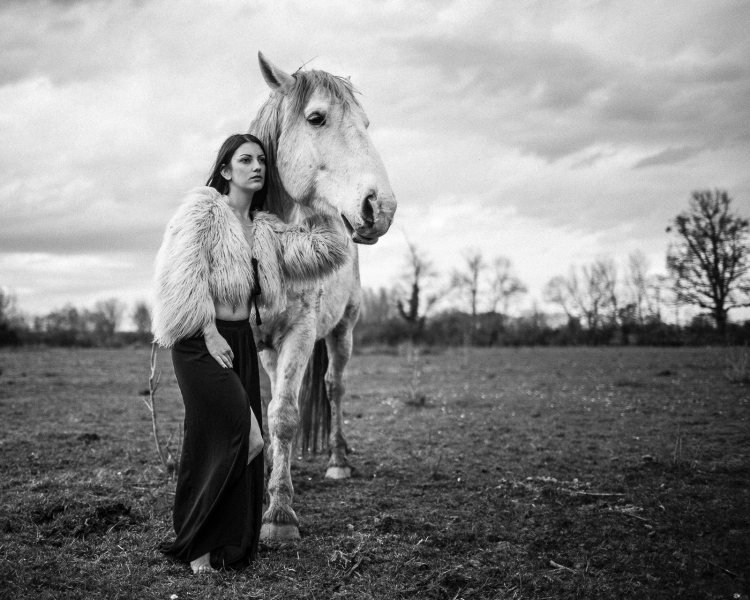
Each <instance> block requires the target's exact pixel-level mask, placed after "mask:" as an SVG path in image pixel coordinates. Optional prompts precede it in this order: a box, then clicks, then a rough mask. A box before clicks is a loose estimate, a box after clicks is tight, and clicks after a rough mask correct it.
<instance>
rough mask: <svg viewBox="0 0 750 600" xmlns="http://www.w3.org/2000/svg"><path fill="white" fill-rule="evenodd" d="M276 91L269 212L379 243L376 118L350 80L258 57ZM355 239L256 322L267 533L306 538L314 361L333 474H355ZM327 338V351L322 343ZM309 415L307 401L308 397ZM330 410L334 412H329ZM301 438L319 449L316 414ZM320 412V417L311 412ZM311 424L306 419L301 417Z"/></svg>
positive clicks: (384, 195)
mask: <svg viewBox="0 0 750 600" xmlns="http://www.w3.org/2000/svg"><path fill="white" fill-rule="evenodd" d="M258 58H259V60H260V68H261V72H262V73H263V78H264V79H265V81H266V83H268V85H269V87H270V88H271V90H272V92H271V96H270V97H269V99H268V100H267V101H266V103H265V104H264V105H263V106H262V107H261V109H260V111H259V112H258V115H257V117H256V118H255V120H254V121H253V122H252V124H251V125H250V133H252V134H254V135H256V136H257V137H258V138H260V140H261V141H262V142H263V144H264V145H265V148H266V155H267V156H266V159H267V169H268V177H267V181H268V186H269V188H268V198H267V204H266V207H265V208H266V210H269V211H270V212H272V213H274V214H276V215H278V216H279V217H281V218H282V219H283V220H284V221H286V222H287V223H298V222H301V221H302V219H304V218H305V217H307V216H311V215H314V214H322V215H326V216H328V217H329V218H331V217H332V218H333V219H334V220H335V222H337V223H339V224H340V226H341V233H342V235H347V236H348V237H349V238H350V239H351V240H352V241H353V242H355V243H357V244H374V243H375V242H377V240H378V238H379V237H380V236H381V235H383V234H385V233H386V232H387V231H388V228H389V227H390V225H391V222H392V220H393V215H394V212H395V210H396V200H395V197H394V195H393V191H392V190H391V186H390V183H389V182H388V176H387V174H386V172H385V167H384V166H383V162H382V160H381V159H380V155H379V154H378V152H377V150H375V148H374V146H373V144H372V141H371V140H370V136H369V135H368V133H367V127H368V124H369V122H368V119H367V116H366V115H365V113H364V111H363V110H362V107H361V106H360V104H359V102H358V101H357V100H356V98H355V97H354V89H353V87H352V85H351V83H350V82H349V81H348V79H343V78H341V77H336V76H333V75H331V74H329V73H326V72H323V71H315V70H313V71H297V72H296V73H294V75H289V74H288V73H285V72H284V71H282V70H280V69H279V68H277V67H276V66H274V65H273V64H271V62H269V61H268V60H267V59H266V58H265V57H264V56H263V54H262V53H259V54H258ZM355 243H351V242H350V243H349V244H348V247H349V258H348V260H347V262H346V263H345V265H344V266H343V267H342V268H341V269H340V270H339V271H337V272H336V273H335V274H334V275H333V276H329V277H328V278H326V279H325V280H322V281H321V282H320V283H319V284H318V285H316V286H313V287H312V288H309V287H308V288H306V289H295V288H293V287H292V289H290V291H289V292H288V294H287V296H288V303H287V307H286V309H285V310H283V311H282V312H278V313H276V314H270V313H268V312H263V311H261V317H262V321H263V324H262V325H261V326H260V327H255V326H254V334H255V339H256V341H257V344H258V350H259V351H260V358H261V361H262V363H263V367H264V368H265V370H266V372H267V373H268V375H269V377H270V379H271V396H272V397H271V400H270V402H269V403H267V405H266V406H265V407H264V409H265V411H266V414H267V417H268V425H269V427H268V429H269V431H268V439H267V443H266V464H267V466H268V467H270V469H271V474H270V477H269V480H268V493H269V504H268V509H267V510H266V512H265V514H264V515H263V528H262V531H261V536H262V537H263V538H266V539H267V538H276V539H296V538H299V528H298V526H299V520H298V518H297V515H296V514H295V512H294V509H293V508H292V499H293V495H294V488H293V487H292V479H291V474H290V461H291V456H292V447H293V444H294V440H295V435H296V434H297V428H298V425H299V423H300V408H299V407H298V397H299V395H300V390H301V388H302V383H303V376H304V374H305V369H306V367H307V365H308V362H309V363H310V364H311V365H317V366H318V367H322V369H321V368H318V369H315V368H311V369H310V370H309V371H308V373H309V376H308V380H309V381H308V384H307V385H306V387H321V383H322V382H321V377H322V373H321V371H322V370H323V369H325V366H326V365H325V363H326V360H325V357H323V358H321V357H319V356H318V357H315V356H313V348H314V347H315V348H317V349H318V350H319V351H322V352H324V353H325V351H326V349H327V372H326V373H325V379H324V381H325V385H324V389H325V392H326V394H327V397H328V401H329V402H330V408H329V407H328V406H326V407H325V408H323V409H321V408H320V407H318V408H313V409H312V412H313V413H317V416H318V417H320V416H323V417H326V416H328V417H329V418H330V422H329V424H328V426H329V430H330V434H329V436H328V446H329V449H330V460H329V462H328V468H327V471H326V477H328V478H332V479H343V478H347V477H350V476H351V469H350V467H349V464H348V462H347V458H346V450H347V446H346V439H345V438H344V433H343V430H342V425H343V417H342V409H341V400H342V397H343V395H344V368H345V367H346V363H347V362H348V360H349V358H350V356H351V351H352V330H353V328H354V325H355V323H356V321H357V318H358V316H359V306H360V299H361V290H360V282H359V258H358V254H357V246H356V245H355ZM317 340H325V347H323V346H322V345H321V344H318V345H317V346H316V341H317ZM300 404H301V405H302V412H303V417H304V416H305V414H304V413H305V412H306V410H307V408H306V407H307V404H305V403H304V402H303V401H302V400H300ZM329 411H330V412H329ZM307 416H308V418H307V419H306V420H307V422H308V423H307V424H308V425H309V427H308V428H306V429H305V431H304V432H303V436H302V445H303V451H307V449H308V445H309V443H310V440H312V445H313V446H316V433H315V431H317V430H312V429H310V427H314V426H315V423H314V422H312V421H315V419H311V418H310V416H311V413H309V414H308V415H307ZM312 416H313V417H314V416H316V415H315V414H312ZM303 420H305V419H304V418H303Z"/></svg>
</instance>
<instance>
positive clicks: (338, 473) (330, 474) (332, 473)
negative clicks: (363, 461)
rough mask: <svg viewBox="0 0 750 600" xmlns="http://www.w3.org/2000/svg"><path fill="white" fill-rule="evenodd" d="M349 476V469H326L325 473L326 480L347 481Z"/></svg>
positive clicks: (350, 473) (350, 472) (350, 471)
mask: <svg viewBox="0 0 750 600" xmlns="http://www.w3.org/2000/svg"><path fill="white" fill-rule="evenodd" d="M351 476H352V469H351V467H328V470H327V471H326V479H349V478H350V477H351Z"/></svg>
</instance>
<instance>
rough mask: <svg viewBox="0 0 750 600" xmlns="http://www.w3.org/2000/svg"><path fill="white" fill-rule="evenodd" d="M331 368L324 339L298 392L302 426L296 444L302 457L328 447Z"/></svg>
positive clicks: (317, 348)
mask: <svg viewBox="0 0 750 600" xmlns="http://www.w3.org/2000/svg"><path fill="white" fill-rule="evenodd" d="M327 370H328V351H327V350H326V343H325V340H318V341H317V342H315V347H314V348H313V352H312V356H310V360H309V361H308V363H307V369H306V370H305V375H304V378H303V379H302V388H301V389H300V392H299V399H298V406H299V428H298V429H297V440H296V445H297V448H298V449H299V450H302V456H307V455H308V454H309V453H310V452H312V453H313V454H316V453H317V452H322V451H323V450H326V449H327V448H328V434H329V433H330V431H331V405H330V403H329V402H328V393H327V392H326V382H325V374H326V371H327Z"/></svg>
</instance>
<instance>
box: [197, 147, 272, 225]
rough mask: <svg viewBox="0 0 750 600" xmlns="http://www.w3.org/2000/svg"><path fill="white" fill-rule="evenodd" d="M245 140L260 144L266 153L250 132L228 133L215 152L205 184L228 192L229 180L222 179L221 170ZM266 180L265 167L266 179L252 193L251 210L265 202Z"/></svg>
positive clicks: (264, 151) (260, 207)
mask: <svg viewBox="0 0 750 600" xmlns="http://www.w3.org/2000/svg"><path fill="white" fill-rule="evenodd" d="M247 142H252V143H253V144H258V146H260V149H261V150H262V151H263V154H265V153H266V149H265V148H264V147H263V143H262V142H261V141H260V140H259V139H258V138H257V137H255V136H254V135H252V134H251V133H235V134H232V135H230V136H229V137H228V138H227V139H226V140H225V141H224V143H223V144H222V145H221V148H219V154H217V156H216V162H215V163H214V166H213V168H212V169H211V175H210V176H209V177H208V181H207V182H206V185H207V186H209V187H212V188H214V189H215V190H217V191H218V192H219V193H220V194H224V195H226V194H227V193H228V192H229V182H228V181H227V180H226V179H224V176H223V175H222V174H221V170H222V169H223V168H224V167H225V166H227V165H228V164H229V163H231V162H232V157H233V156H234V153H235V152H237V149H238V148H239V147H240V146H242V144H246V143H247ZM267 181H268V169H266V179H265V181H264V182H263V187H262V188H261V189H260V190H258V191H257V192H255V194H254V195H253V201H252V203H251V204H250V210H251V211H254V210H262V209H263V206H264V205H265V203H266V189H267V188H268V185H267V184H266V182H267Z"/></svg>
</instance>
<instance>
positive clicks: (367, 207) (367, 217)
mask: <svg viewBox="0 0 750 600" xmlns="http://www.w3.org/2000/svg"><path fill="white" fill-rule="evenodd" d="M375 198H376V196H375V193H374V192H370V193H369V194H367V196H366V197H365V200H364V202H362V220H363V221H364V222H365V224H366V225H367V226H368V227H372V226H373V225H375V216H374V215H375V211H374V209H373V207H372V205H373V202H375Z"/></svg>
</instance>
